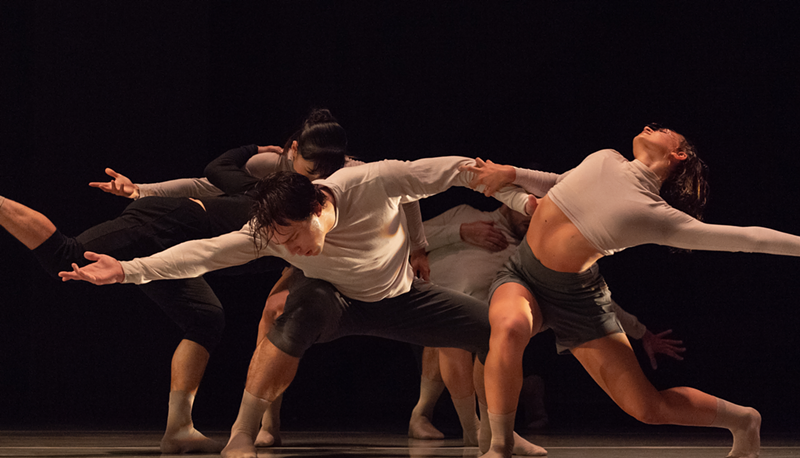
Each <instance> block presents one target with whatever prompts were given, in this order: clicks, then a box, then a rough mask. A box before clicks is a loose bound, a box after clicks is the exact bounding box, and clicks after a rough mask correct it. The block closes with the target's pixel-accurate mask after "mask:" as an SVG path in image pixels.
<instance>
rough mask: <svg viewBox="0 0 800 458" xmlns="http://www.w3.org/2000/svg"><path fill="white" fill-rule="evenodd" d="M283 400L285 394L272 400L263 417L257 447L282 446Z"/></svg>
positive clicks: (257, 437)
mask: <svg viewBox="0 0 800 458" xmlns="http://www.w3.org/2000/svg"><path fill="white" fill-rule="evenodd" d="M281 401H283V395H280V396H278V399H276V400H274V401H272V403H270V405H269V408H267V410H266V411H265V412H264V416H263V417H261V430H260V431H259V432H258V436H256V442H255V445H256V447H280V446H281Z"/></svg>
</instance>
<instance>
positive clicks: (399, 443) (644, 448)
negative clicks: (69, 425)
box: [0, 430, 800, 458]
mask: <svg viewBox="0 0 800 458" xmlns="http://www.w3.org/2000/svg"><path fill="white" fill-rule="evenodd" d="M208 435H209V436H210V437H213V438H215V439H218V440H221V441H225V439H226V434H225V433H222V432H219V433H212V434H208ZM160 437H161V436H160V433H157V432H140V431H137V432H124V431H122V432H107V431H104V432H92V431H69V432H67V431H0V457H19V458H23V457H52V458H62V457H63V458H93V457H121V458H137V457H152V456H172V455H161V454H160V452H159V449H158V441H159V439H160ZM525 437H526V438H527V439H529V440H531V441H534V442H535V443H537V444H540V445H542V446H544V447H545V448H547V450H548V452H549V456H550V457H551V458H579V457H580V458H587V457H591V458H629V457H630V458H650V457H652V458H656V457H667V458H669V457H681V458H693V457H697V458H723V457H725V456H726V455H727V453H728V451H729V449H730V442H729V439H728V438H727V437H726V436H725V435H724V434H718V433H716V432H712V433H707V432H699V433H698V432H697V431H692V432H688V433H686V432H679V433H676V432H674V431H672V430H670V431H666V432H665V431H662V430H654V431H653V432H646V433H642V432H639V431H637V432H632V433H623V432H613V433H607V434H606V433H602V434H601V433H596V432H595V433H586V434H574V433H555V432H547V433H545V434H533V435H526V436H525ZM283 442H284V444H283V446H282V447H276V448H261V449H259V451H258V456H259V457H298V458H303V457H325V458H336V457H351V458H367V457H387V458H395V457H426V458H435V457H475V456H478V449H477V448H475V447H462V446H461V444H460V441H459V440H458V439H456V438H453V439H446V440H442V441H419V440H410V439H408V438H407V437H405V436H404V435H402V434H394V433H392V434H387V433H351V432H320V431H314V432H286V433H284V436H283ZM175 456H180V455H175ZM183 456H186V455H183ZM191 456H217V455H191ZM761 457H762V458H788V457H800V438H798V437H792V436H791V435H780V436H774V437H764V438H763V441H762V450H761Z"/></svg>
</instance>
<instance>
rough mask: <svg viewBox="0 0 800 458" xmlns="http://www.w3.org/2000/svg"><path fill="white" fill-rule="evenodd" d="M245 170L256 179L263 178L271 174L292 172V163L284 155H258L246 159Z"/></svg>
mask: <svg viewBox="0 0 800 458" xmlns="http://www.w3.org/2000/svg"><path fill="white" fill-rule="evenodd" d="M245 169H246V170H247V173H249V174H250V175H252V176H254V177H256V178H264V177H265V176H267V175H269V174H270V173H273V172H279V171H282V170H292V161H291V160H289V157H288V156H287V155H285V154H278V153H272V152H266V153H258V154H255V155H253V157H251V158H250V159H248V161H247V164H245Z"/></svg>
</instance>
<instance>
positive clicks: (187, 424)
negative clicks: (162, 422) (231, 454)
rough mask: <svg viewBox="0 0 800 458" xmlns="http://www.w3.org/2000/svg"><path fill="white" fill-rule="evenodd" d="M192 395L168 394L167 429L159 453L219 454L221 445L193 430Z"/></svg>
mask: <svg viewBox="0 0 800 458" xmlns="http://www.w3.org/2000/svg"><path fill="white" fill-rule="evenodd" d="M193 404H194V395H192V394H191V393H187V392H185V391H172V392H170V393H169V413H168V414H167V429H166V431H165V432H164V437H162V438H161V453H163V454H170V455H173V454H178V453H219V451H220V450H222V447H223V444H222V443H221V442H217V441H215V440H213V439H209V438H207V437H206V436H204V435H203V434H202V433H201V432H200V431H198V430H196V429H194V424H193V423H192V405H193Z"/></svg>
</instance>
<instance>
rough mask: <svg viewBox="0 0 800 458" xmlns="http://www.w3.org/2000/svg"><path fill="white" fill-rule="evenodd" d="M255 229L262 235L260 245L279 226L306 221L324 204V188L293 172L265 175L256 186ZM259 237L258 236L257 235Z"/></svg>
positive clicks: (253, 209) (259, 246)
mask: <svg viewBox="0 0 800 458" xmlns="http://www.w3.org/2000/svg"><path fill="white" fill-rule="evenodd" d="M253 197H254V199H255V201H254V203H253V206H252V211H251V213H252V219H253V225H254V228H253V231H254V233H255V234H258V235H260V236H261V244H258V245H257V246H256V248H257V249H258V248H261V247H262V246H263V244H265V243H268V242H269V240H270V239H271V238H272V235H273V234H274V233H275V229H276V228H277V227H278V226H288V225H290V224H291V223H292V222H297V221H303V220H305V219H306V218H308V217H309V216H311V215H312V214H313V213H314V211H315V210H316V209H317V204H320V205H323V204H324V203H325V194H324V193H323V192H322V188H321V187H319V186H316V185H314V184H313V183H311V181H310V180H309V179H308V178H306V177H304V176H303V175H300V174H299V173H294V172H288V171H283V172H274V173H270V174H269V175H267V176H265V177H264V178H262V179H261V180H259V182H258V183H257V184H256V186H255V188H254V189H253ZM256 239H258V237H256Z"/></svg>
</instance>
